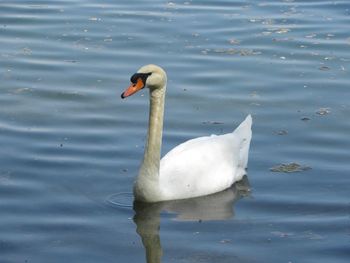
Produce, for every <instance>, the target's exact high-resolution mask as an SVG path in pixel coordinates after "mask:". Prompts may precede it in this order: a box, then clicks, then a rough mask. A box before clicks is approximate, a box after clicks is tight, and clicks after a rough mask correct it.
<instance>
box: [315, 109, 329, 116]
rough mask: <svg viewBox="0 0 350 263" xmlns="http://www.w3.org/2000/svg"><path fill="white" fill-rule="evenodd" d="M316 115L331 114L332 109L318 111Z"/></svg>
mask: <svg viewBox="0 0 350 263" xmlns="http://www.w3.org/2000/svg"><path fill="white" fill-rule="evenodd" d="M316 113H317V114H318V115H327V114H329V113H331V109H330V108H320V109H319V110H318V111H316Z"/></svg>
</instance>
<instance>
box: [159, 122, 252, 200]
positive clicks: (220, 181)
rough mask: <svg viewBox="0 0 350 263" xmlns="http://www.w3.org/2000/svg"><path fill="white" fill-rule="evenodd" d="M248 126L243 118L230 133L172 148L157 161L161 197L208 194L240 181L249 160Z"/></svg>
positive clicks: (249, 136) (174, 197)
mask: <svg viewBox="0 0 350 263" xmlns="http://www.w3.org/2000/svg"><path fill="white" fill-rule="evenodd" d="M250 120H251V119H250ZM250 126H251V122H250V123H249V120H248V121H247V119H246V120H245V121H244V122H243V123H242V124H241V125H240V126H239V127H238V128H237V129H236V130H235V131H234V132H233V133H229V134H225V135H220V136H206V137H200V138H196V139H192V140H189V141H187V142H184V143H182V144H180V145H179V146H177V147H175V148H174V149H172V150H171V151H170V152H169V153H167V154H166V155H165V156H164V157H163V158H162V160H161V162H160V175H159V177H160V178H159V183H160V189H161V191H162V192H163V194H164V195H167V196H168V197H169V199H176V198H178V197H180V198H189V197H194V196H200V195H207V194H211V193H215V192H218V191H221V190H224V189H226V188H228V187H230V186H231V185H232V184H233V183H234V182H235V181H237V180H240V179H241V178H242V176H243V174H244V168H245V165H246V164H247V161H248V156H246V155H248V151H249V142H250V138H251V130H250ZM247 145H248V147H247ZM247 148H248V149H247Z"/></svg>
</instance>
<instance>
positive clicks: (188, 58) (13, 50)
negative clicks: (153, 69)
mask: <svg viewBox="0 0 350 263" xmlns="http://www.w3.org/2000/svg"><path fill="white" fill-rule="evenodd" d="M349 25H350V3H349V2H348V1H345V0H344V1H326V0H318V1H296V0H295V1H293V0H284V1H283V0H281V1H277V0H276V1H264V2H263V1H257V0H256V1H253V0H247V1H228V0H227V1H225V0H223V1H213V0H211V1H209V0H208V1H204V0H203V1H194V0H192V1H160V0H156V1H132V2H130V1H124V0H121V1H111V0H105V1H97V0H85V1H83V0H76V1H69V0H55V1H40V0H38V1H24V0H22V1H21V0H11V1H9V0H8V1H1V3H0V43H1V45H0V80H1V81H0V105H1V110H0V145H1V147H0V233H1V234H0V262H1V263H8V262H36V263H37V262H45V263H46V262H49V263H51V262H52V263H55V262H62V261H65V262H74V263H76V262H146V254H147V255H148V263H150V262H152V263H153V262H160V261H161V262H200V263H202V262H219V263H224V262H225V263H226V262H259V263H261V262H286V263H288V262H293V263H294V262H317V263H320V262H348V261H349V259H350V201H349V200H350V188H349V185H350V177H349V175H350V165H349V161H350V152H349V149H350V139H349V132H350V121H349V116H350V102H349V101H350V91H349V83H350V74H349V71H350V53H349V48H350V33H349ZM149 63H155V64H159V65H161V66H162V67H163V68H165V69H166V71H167V73H168V91H167V92H168V93H167V98H166V109H165V111H166V112H165V127H164V138H163V154H164V153H166V152H167V151H168V150H170V149H171V148H173V147H174V146H176V145H177V144H179V143H181V142H183V141H185V140H187V139H190V138H193V137H198V136H203V135H207V134H212V133H217V134H221V133H225V132H229V131H231V130H233V129H234V128H235V127H236V126H237V125H238V124H239V123H240V121H242V120H243V119H244V117H245V116H246V115H247V114H249V113H250V114H252V116H253V119H254V126H253V140H252V144H251V151H250V160H249V170H248V176H247V178H245V180H244V181H243V182H241V183H240V184H238V185H235V186H233V188H232V189H229V190H227V191H225V192H223V193H219V194H218V195H215V196H211V197H206V198H200V199H196V200H187V201H183V202H170V203H162V204H155V205H150V206H142V205H137V206H135V207H134V208H133V207H132V196H131V194H130V193H131V189H132V184H133V180H134V178H135V175H136V174H137V170H138V167H139V164H140V161H141V159H142V155H143V145H144V143H145V133H146V127H147V120H148V116H147V114H148V99H147V96H148V94H147V91H146V90H144V91H141V92H140V93H138V94H136V95H134V96H133V97H130V98H128V99H127V100H121V99H120V94H121V93H122V91H123V90H124V89H125V88H126V87H127V86H128V85H129V78H130V76H131V75H132V74H133V73H135V71H136V70H137V69H138V68H139V67H140V66H142V65H144V64H149ZM292 162H295V163H298V164H300V165H304V166H308V167H311V168H312V169H308V170H305V171H302V172H296V173H278V172H272V171H270V168H272V167H274V166H276V165H279V164H288V163H292ZM159 227H160V229H159ZM158 229H159V230H158Z"/></svg>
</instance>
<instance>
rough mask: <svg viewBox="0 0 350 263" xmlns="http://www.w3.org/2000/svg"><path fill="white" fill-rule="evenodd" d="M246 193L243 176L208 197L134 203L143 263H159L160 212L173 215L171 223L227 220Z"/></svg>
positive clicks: (248, 191)
mask: <svg viewBox="0 0 350 263" xmlns="http://www.w3.org/2000/svg"><path fill="white" fill-rule="evenodd" d="M249 193H250V188H249V182H248V178H247V177H246V176H245V177H244V178H243V179H242V180H241V181H240V182H238V183H235V184H234V185H233V186H232V187H231V188H229V189H227V190H225V191H222V192H220V193H216V194H213V195H209V196H202V197H197V198H191V199H184V200H175V201H166V202H159V203H142V202H134V211H135V216H134V222H135V224H136V226H137V228H136V231H137V233H138V234H139V235H140V237H141V239H142V243H143V245H144V248H145V251H146V260H147V263H160V262H161V257H162V248H161V242H160V236H159V230H160V227H159V226H160V214H161V212H166V213H173V214H174V216H175V220H184V221H199V220H202V221H210V220H227V219H229V218H232V217H233V216H234V203H235V202H237V201H238V200H239V199H241V198H242V197H244V196H247V195H249Z"/></svg>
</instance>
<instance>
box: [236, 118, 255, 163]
mask: <svg viewBox="0 0 350 263" xmlns="http://www.w3.org/2000/svg"><path fill="white" fill-rule="evenodd" d="M252 123H253V120H252V116H251V115H250V114H249V115H248V116H247V117H246V119H245V120H244V121H243V122H242V123H241V124H240V125H239V126H238V127H237V128H236V129H235V130H234V131H233V133H234V134H235V136H236V137H237V138H239V140H240V146H239V164H238V165H239V167H241V168H243V169H245V168H247V165H248V155H249V147H250V140H251V139H252Z"/></svg>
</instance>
